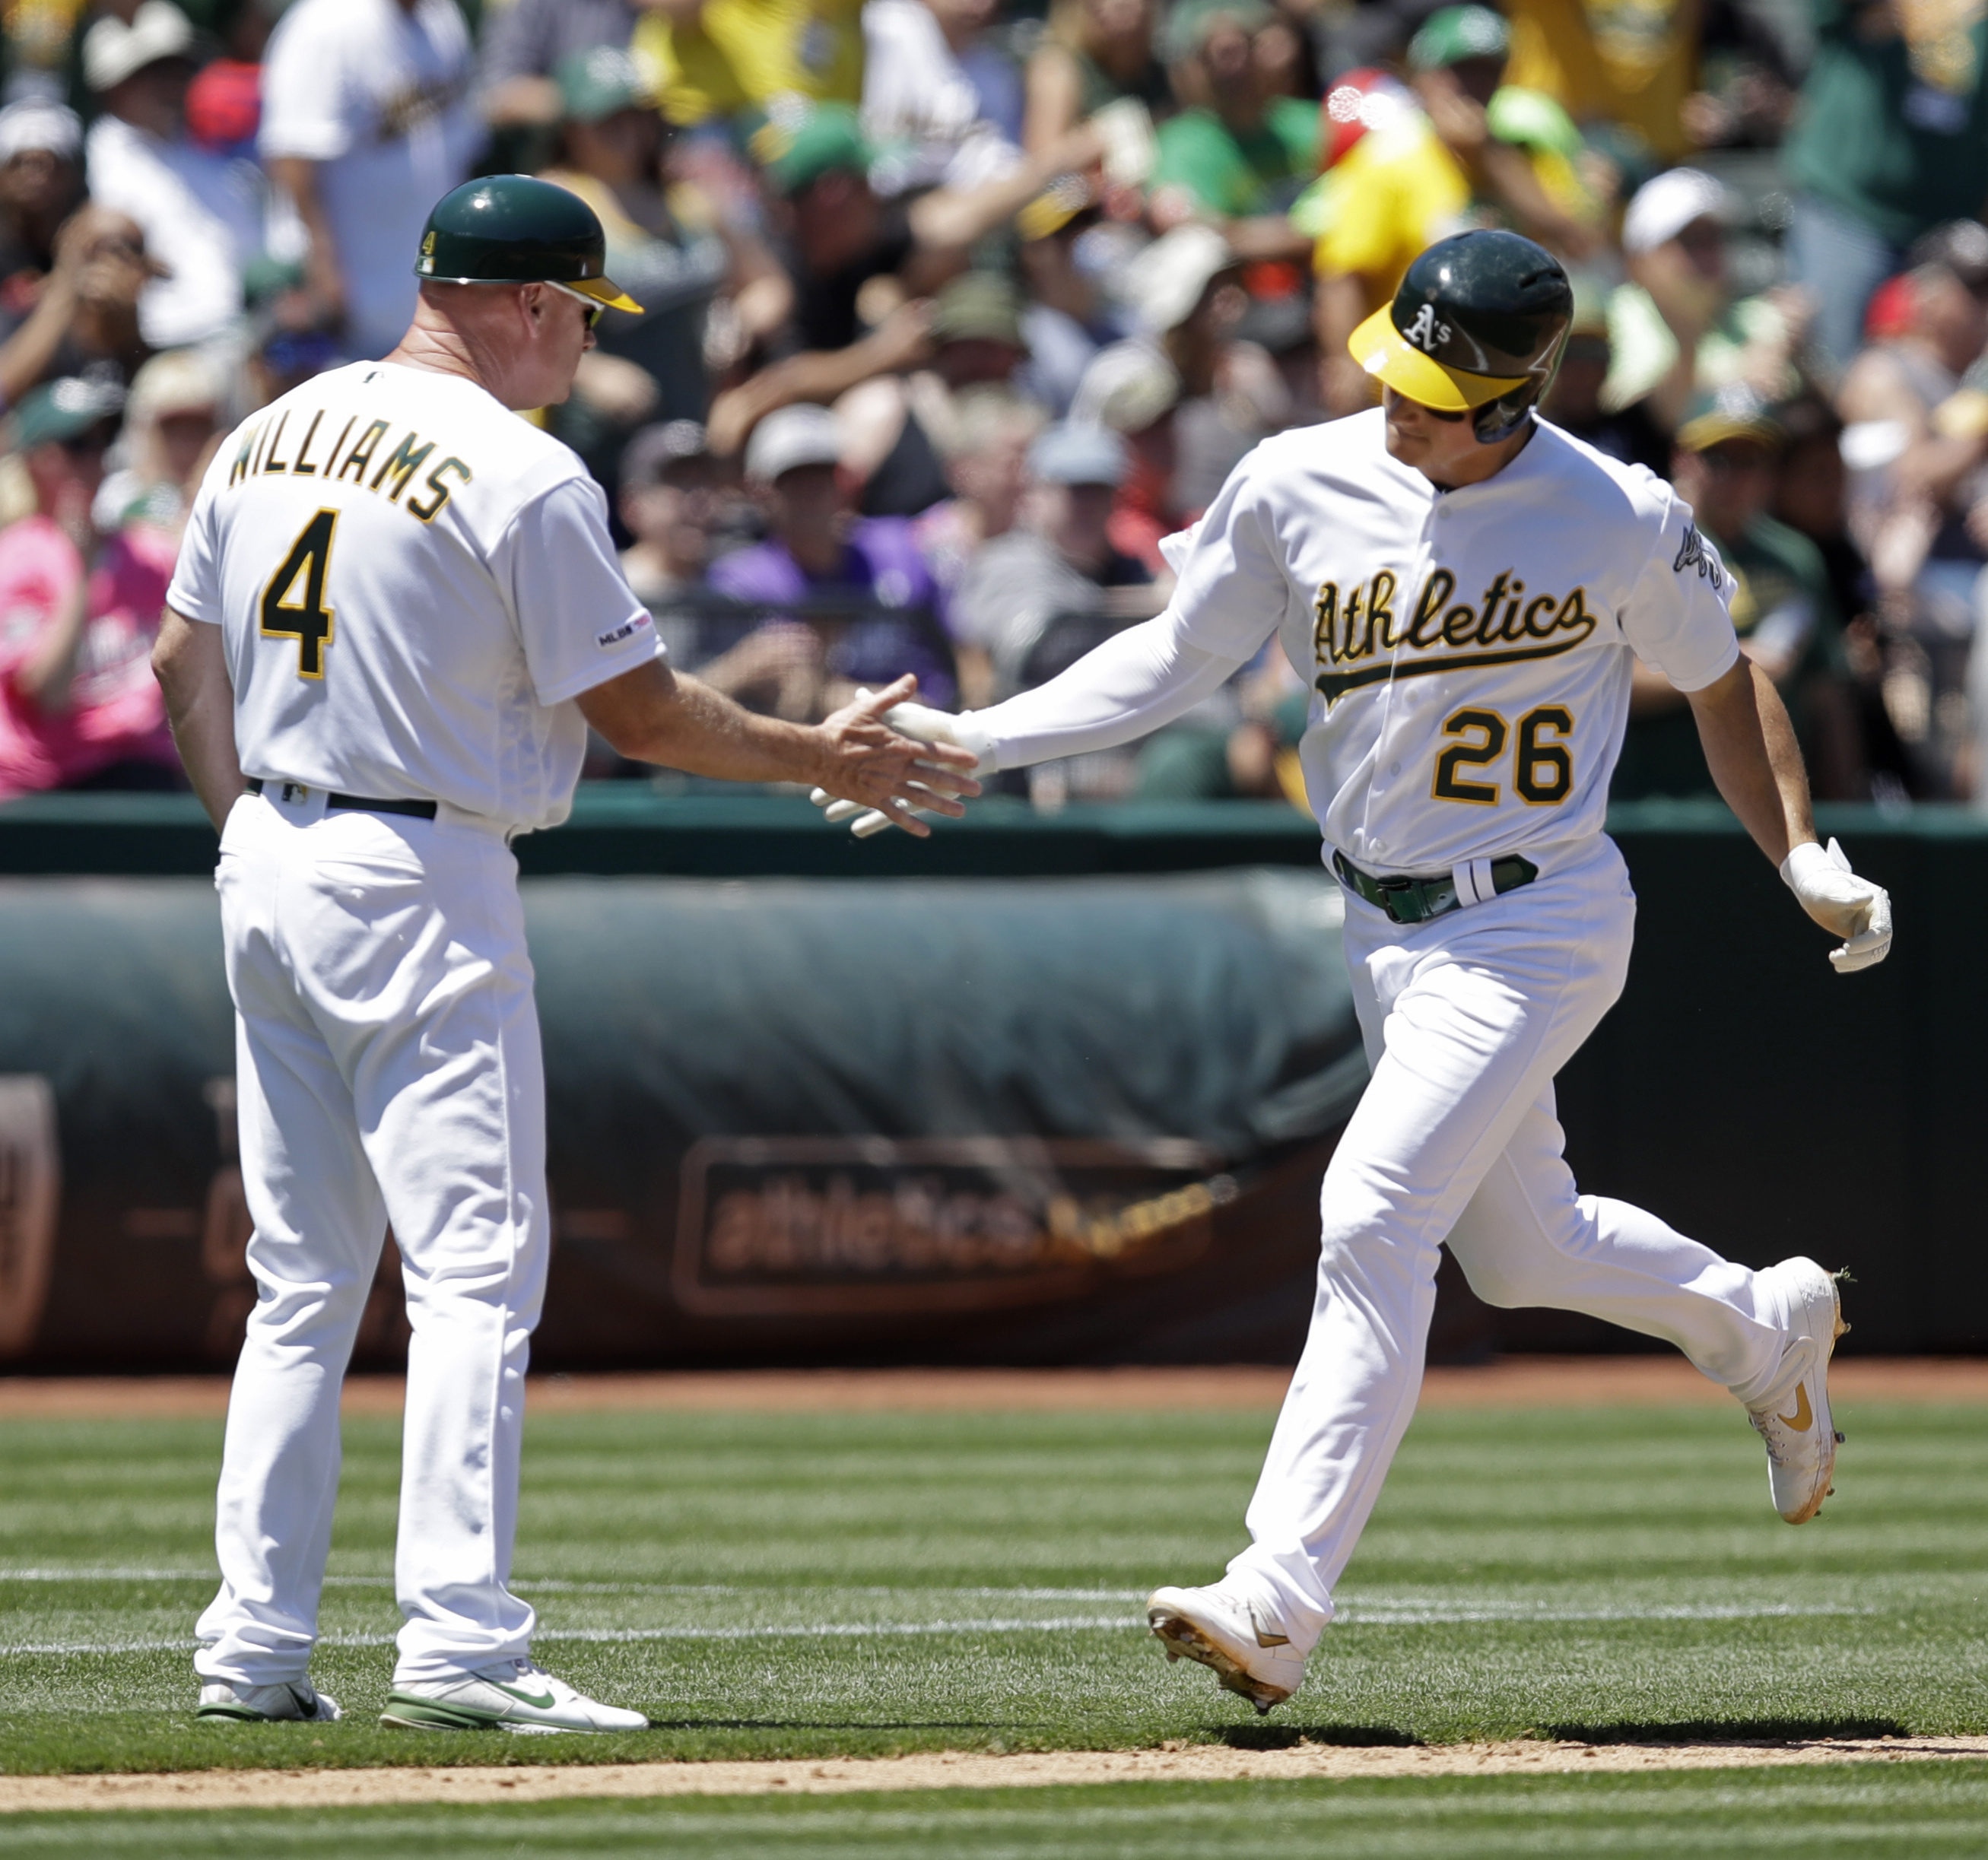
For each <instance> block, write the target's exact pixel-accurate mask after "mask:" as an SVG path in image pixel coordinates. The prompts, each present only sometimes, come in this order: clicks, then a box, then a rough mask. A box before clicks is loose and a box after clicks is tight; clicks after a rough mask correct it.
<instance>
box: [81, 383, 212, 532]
mask: <svg viewBox="0 0 1988 1860" xmlns="http://www.w3.org/2000/svg"><path fill="white" fill-rule="evenodd" d="M227 412H228V374H227V372H226V370H224V369H223V368H222V367H221V364H220V363H219V362H218V361H217V360H215V358H214V357H212V356H211V355H209V354H208V353H205V352H204V351H202V350H196V349H169V350H167V351H166V352H165V353H164V354H162V355H155V356H154V357H152V359H151V360H150V361H148V362H147V363H146V364H145V365H144V367H142V368H140V370H138V372H137V374H136V375H135V376H134V377H133V379H132V382H131V391H130V396H129V397H128V398H127V400H126V401H125V405H124V443H123V447H122V448H120V450H122V451H125V452H126V453H127V455H128V456H129V461H130V462H129V463H128V464H126V465H123V466H121V467H120V468H119V469H117V470H116V471H114V472H111V473H110V475H108V476H107V477H106V478H105V479H104V481H103V489H102V490H101V491H100V492H98V494H97V501H96V522H97V526H98V528H99V529H103V530H105V531H106V532H109V531H114V530H117V529H122V528H123V526H124V525H126V524H127V523H131V522H144V523H146V524H148V525H150V526H151V527H152V528H154V529H163V530H166V531H168V532H170V533H171V534H172V535H174V536H177V535H178V534H179V533H181V530H182V529H184V528H185V526H186V518H187V512H188V511H189V510H191V509H192V507H193V498H194V492H196V491H198V489H200V481H201V476H202V475H203V474H204V473H205V472H206V470H207V467H208V461H209V460H210V459H211V458H213V456H214V453H215V448H216V447H217V446H218V445H219V444H220V443H221V432H222V430H223V420H224V417H225V414H227Z"/></svg>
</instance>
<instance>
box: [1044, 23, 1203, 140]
mask: <svg viewBox="0 0 1988 1860" xmlns="http://www.w3.org/2000/svg"><path fill="white" fill-rule="evenodd" d="M1154 39H1155V6H1154V4H1153V0H1050V9H1049V24H1048V27H1047V29H1046V31H1045V32H1044V33H1043V37H1042V41H1041V42H1040V44H1039V45H1038V46H1036V49H1035V50H1034V51H1033V52H1031V53H1030V54H1029V63H1028V71H1027V100H1026V114H1025V115H1024V117H1023V127H1022V146H1023V147H1024V148H1026V149H1027V150H1029V152H1030V153H1031V154H1034V153H1035V152H1036V151H1037V150H1041V149H1044V148H1046V147H1049V146H1050V144H1053V142H1055V141H1056V140H1057V138H1058V137H1060V136H1062V135H1063V134H1066V133H1067V131H1068V130H1072V129H1074V128H1075V127H1077V124H1078V123H1082V122H1084V121H1086V120H1088V119H1089V118H1090V117H1094V116H1096V115H1097V113H1098V112H1099V111H1100V110H1103V109H1104V108H1105V107H1107V105H1109V104H1112V103H1136V104H1138V106H1139V107H1141V109H1143V110H1145V112H1146V113H1147V115H1148V120H1164V119H1165V118H1166V117H1170V116H1171V115H1172V114H1173V113H1174V110H1175V102H1174V93H1173V85H1172V83H1171V81H1170V80H1169V79H1168V76H1167V68H1166V66H1165V64H1164V63H1162V62H1161V59H1160V57H1159V56H1158V52H1157V51H1156V50H1155V46H1154Z"/></svg>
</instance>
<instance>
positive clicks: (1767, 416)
mask: <svg viewBox="0 0 1988 1860" xmlns="http://www.w3.org/2000/svg"><path fill="white" fill-rule="evenodd" d="M1785 436H1786V435H1784V433H1783V431H1782V428H1781V423H1780V421H1778V420H1777V419H1776V418H1774V410H1773V408H1771V407H1770V406H1769V405H1768V404H1767V402H1766V401H1764V400H1763V399H1762V398H1761V397H1760V394H1757V393H1756V391H1754V390H1753V388H1751V387H1748V386H1747V384H1746V383H1745V382H1744V381H1729V382H1727V383H1726V385H1725V386H1724V387H1721V388H1719V389H1718V390H1717V391H1716V392H1713V393H1710V394H1698V395H1696V397H1694V398H1693V399H1692V403H1691V406H1690V408H1689V410H1688V411H1686V413H1685V417H1684V418H1683V420H1682V421H1681V422H1680V423H1679V426H1678V429H1677V442H1678V444H1679V445H1681V446H1682V447H1683V448H1684V449H1685V451H1687V452H1705V451H1710V450H1711V449H1712V447H1714V446H1715V445H1723V443H1724V442H1725V441H1727V440H1729V439H1750V440H1751V441H1753V444H1754V445H1763V446H1767V447H1769V448H1778V447H1779V446H1780V443H1781V441H1782V439H1783V438H1784V437H1785Z"/></svg>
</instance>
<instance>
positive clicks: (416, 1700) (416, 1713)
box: [380, 1692, 503, 1731]
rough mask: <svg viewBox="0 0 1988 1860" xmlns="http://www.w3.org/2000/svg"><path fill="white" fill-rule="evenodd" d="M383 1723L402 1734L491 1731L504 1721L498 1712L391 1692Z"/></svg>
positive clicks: (381, 1716)
mask: <svg viewBox="0 0 1988 1860" xmlns="http://www.w3.org/2000/svg"><path fill="white" fill-rule="evenodd" d="M502 1722H503V1720H502V1719H501V1718H499V1716H498V1715H497V1714H496V1713H495V1712H481V1711H478V1710H476V1709H475V1707H474V1706H467V1705H445V1704H443V1703H441V1700H440V1699H424V1698H422V1697H421V1696H418V1694H416V1693H407V1692H390V1693H387V1709H386V1710H384V1712H382V1713H380V1723H382V1724H386V1725H391V1726H393V1727H394V1729H395V1730H402V1731H490V1730H495V1729H496V1728H497V1726H499V1724H501V1723H502Z"/></svg>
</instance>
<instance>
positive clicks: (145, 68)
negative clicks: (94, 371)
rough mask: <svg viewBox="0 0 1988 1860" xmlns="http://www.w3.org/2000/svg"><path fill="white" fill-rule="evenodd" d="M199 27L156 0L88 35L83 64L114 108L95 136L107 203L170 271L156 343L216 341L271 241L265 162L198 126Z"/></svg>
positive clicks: (90, 148) (144, 302) (102, 198)
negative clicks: (217, 149)
mask: <svg viewBox="0 0 1988 1860" xmlns="http://www.w3.org/2000/svg"><path fill="white" fill-rule="evenodd" d="M193 52H194V30H193V26H192V25H191V22H189V21H188V19H187V16H186V15H185V14H184V13H182V12H181V11H180V10H179V8H177V7H176V6H174V5H172V4H171V0H144V5H142V6H140V8H138V9H137V12H135V13H134V14H133V15H132V17H131V22H130V24H129V25H127V24H126V23H125V22H123V20H122V19H118V18H117V17H116V16H115V15H110V16H108V17H106V18H104V19H99V20H98V21H97V22H96V24H95V25H93V26H92V27H91V28H90V30H89V31H88V32H86V34H84V36H83V78H84V80H85V82H86V83H88V85H89V86H90V90H92V92H93V93H95V95H96V99H97V100H98V102H99V103H100V104H101V105H102V106H103V114H102V115H101V116H100V117H98V118H97V119H96V121H95V122H94V123H92V124H91V125H90V134H89V137H88V140H87V142H86V157H87V161H88V165H89V171H90V194H91V197H92V198H93V199H94V200H95V201H96V203H97V205H100V206H103V207H107V208H111V209H113V211H117V212H120V213H126V214H129V215H130V217H131V218H133V219H134V220H135V221H136V222H137V223H138V225H139V226H140V228H143V229H144V235H145V247H146V250H147V252H148V253H149V254H150V256H151V257H152V258H153V259H155V260H156V261H157V262H158V263H159V264H160V265H161V266H163V267H164V276H161V277H158V278H157V279H154V281H153V282H151V283H150V284H149V285H148V286H147V287H146V289H145V293H144V297H143V298H142V299H140V303H139V306H138V320H139V325H140V328H141V329H142V330H143V331H144V336H145V340H146V341H147V343H149V344H150V346H151V347H153V348H154V349H172V348H179V347H184V346H185V345H187V344H188V343H201V342H208V341H211V340H214V339H215V337H217V336H221V335H222V334H223V333H225V332H226V331H227V330H228V329H229V328H230V327H231V326H232V325H233V324H234V323H235V322H236V320H238V318H239V317H240V316H241V314H242V269H243V267H244V266H245V265H247V264H248V262H249V260H250V259H252V258H253V257H254V256H255V255H256V254H257V253H258V252H260V251H261V250H262V248H263V246H264V245H265V243H266V242H267V235H268V228H269V218H270V209H269V196H268V194H267V191H266V190H265V187H264V185H263V181H262V174H261V171H259V169H258V168H257V167H255V164H254V163H252V162H249V161H237V160H230V159H228V157H225V156H221V155H216V154H211V153H210V152H209V151H208V150H206V149H204V148H201V147H199V146H198V144H195V143H194V140H192V138H191V137H190V136H188V134H187V128H186V96H187V86H188V83H190V82H191V80H192V78H193V74H194V56H193Z"/></svg>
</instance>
